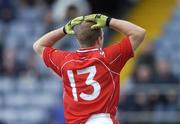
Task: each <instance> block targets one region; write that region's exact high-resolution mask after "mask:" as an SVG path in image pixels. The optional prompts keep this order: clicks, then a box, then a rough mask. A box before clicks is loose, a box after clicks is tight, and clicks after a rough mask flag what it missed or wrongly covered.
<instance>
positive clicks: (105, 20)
mask: <svg viewBox="0 0 180 124" xmlns="http://www.w3.org/2000/svg"><path fill="white" fill-rule="evenodd" d="M84 20H85V21H93V22H95V23H96V24H94V25H92V26H91V29H99V28H103V27H105V26H109V23H110V20H111V18H110V17H108V16H106V15H101V14H91V15H87V16H85V19H84Z"/></svg>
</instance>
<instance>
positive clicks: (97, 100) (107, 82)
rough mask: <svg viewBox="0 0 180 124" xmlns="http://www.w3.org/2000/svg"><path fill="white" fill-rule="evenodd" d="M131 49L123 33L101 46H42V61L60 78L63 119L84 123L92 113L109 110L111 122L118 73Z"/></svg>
mask: <svg viewBox="0 0 180 124" xmlns="http://www.w3.org/2000/svg"><path fill="white" fill-rule="evenodd" d="M131 57H133V50H132V47H131V43H130V41H129V39H128V38H127V37H126V38H124V39H123V40H122V41H121V42H119V43H117V44H114V45H111V46H109V47H107V48H104V49H103V50H101V51H100V50H99V49H98V48H95V47H91V48H87V49H79V50H77V51H76V52H67V51H61V50H57V49H54V48H45V50H44V52H43V58H44V62H45V64H46V65H47V67H49V68H51V69H52V70H53V71H54V72H56V73H57V74H58V75H59V76H60V77H62V79H63V88H64V89H63V99H64V111H65V119H66V121H67V123H68V124H81V123H82V124H84V123H85V122H86V121H87V119H88V118H89V117H90V116H91V115H92V114H98V113H109V114H110V115H111V118H112V120H114V124H116V123H117V121H115V114H116V111H117V106H118V101H119V93H120V82H119V81H120V79H119V78H120V76H119V73H120V71H121V69H122V68H123V66H124V65H125V63H126V62H127V60H128V59H130V58H131Z"/></svg>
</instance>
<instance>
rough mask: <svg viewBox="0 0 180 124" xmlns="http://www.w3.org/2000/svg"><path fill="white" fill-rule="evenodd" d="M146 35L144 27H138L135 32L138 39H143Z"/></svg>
mask: <svg viewBox="0 0 180 124" xmlns="http://www.w3.org/2000/svg"><path fill="white" fill-rule="evenodd" d="M145 36H146V30H145V29H144V28H139V29H138V31H137V32H136V37H137V39H139V41H141V42H142V41H143V40H144V38H145Z"/></svg>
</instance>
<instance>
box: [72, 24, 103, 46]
mask: <svg viewBox="0 0 180 124" xmlns="http://www.w3.org/2000/svg"><path fill="white" fill-rule="evenodd" d="M94 24H95V23H94V22H91V21H83V22H82V23H81V24H80V25H78V26H77V27H76V30H75V35H76V38H77V40H78V42H79V44H80V45H81V46H87V47H91V46H93V45H95V43H96V41H97V39H98V38H99V37H101V36H102V32H101V29H94V30H92V29H91V26H92V25H94Z"/></svg>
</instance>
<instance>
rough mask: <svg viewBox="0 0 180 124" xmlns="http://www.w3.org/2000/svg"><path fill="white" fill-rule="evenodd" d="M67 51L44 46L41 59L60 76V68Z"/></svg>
mask: <svg viewBox="0 0 180 124" xmlns="http://www.w3.org/2000/svg"><path fill="white" fill-rule="evenodd" d="M66 54H67V53H66V52H64V51H61V50H57V49H55V48H51V47H46V48H45V49H44V51H43V60H44V63H45V64H46V66H47V67H49V68H51V69H52V70H53V71H54V72H55V73H57V74H58V75H59V76H60V77H61V71H60V68H61V66H62V63H63V62H62V61H63V59H64V58H65V55H66Z"/></svg>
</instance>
